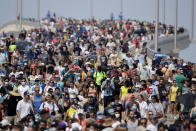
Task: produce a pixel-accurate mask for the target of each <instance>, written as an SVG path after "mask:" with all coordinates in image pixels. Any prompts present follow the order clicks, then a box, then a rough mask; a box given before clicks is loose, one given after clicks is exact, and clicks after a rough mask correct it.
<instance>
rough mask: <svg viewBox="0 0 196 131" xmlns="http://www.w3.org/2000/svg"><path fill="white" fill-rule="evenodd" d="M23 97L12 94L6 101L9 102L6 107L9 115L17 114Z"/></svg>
mask: <svg viewBox="0 0 196 131" xmlns="http://www.w3.org/2000/svg"><path fill="white" fill-rule="evenodd" d="M21 99H22V97H21V96H12V95H11V96H10V97H9V99H8V100H6V101H5V103H6V104H7V109H6V113H7V116H15V115H16V106H17V104H18V102H19V101H20V100H21Z"/></svg>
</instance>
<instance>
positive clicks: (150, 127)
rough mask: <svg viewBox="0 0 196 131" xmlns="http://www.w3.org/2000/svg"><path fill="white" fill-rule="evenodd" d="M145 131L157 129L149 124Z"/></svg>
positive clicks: (155, 130)
mask: <svg viewBox="0 0 196 131" xmlns="http://www.w3.org/2000/svg"><path fill="white" fill-rule="evenodd" d="M146 130H148V131H157V127H156V126H154V125H152V124H150V125H148V126H147V129H146Z"/></svg>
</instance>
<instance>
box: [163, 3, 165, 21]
mask: <svg viewBox="0 0 196 131" xmlns="http://www.w3.org/2000/svg"><path fill="white" fill-rule="evenodd" d="M163 24H165V0H163Z"/></svg>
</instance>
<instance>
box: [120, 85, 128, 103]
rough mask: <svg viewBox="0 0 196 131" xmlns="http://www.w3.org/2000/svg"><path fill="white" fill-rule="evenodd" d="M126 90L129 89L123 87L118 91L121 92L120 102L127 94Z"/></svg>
mask: <svg viewBox="0 0 196 131" xmlns="http://www.w3.org/2000/svg"><path fill="white" fill-rule="evenodd" d="M128 89H130V87H129V88H126V87H125V86H122V87H121V88H120V91H121V100H124V99H125V96H126V94H127V93H128Z"/></svg>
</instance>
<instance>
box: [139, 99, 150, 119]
mask: <svg viewBox="0 0 196 131" xmlns="http://www.w3.org/2000/svg"><path fill="white" fill-rule="evenodd" d="M138 103H139V108H140V114H141V118H146V111H147V110H148V105H147V103H146V102H145V101H142V102H141V103H140V102H138Z"/></svg>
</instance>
